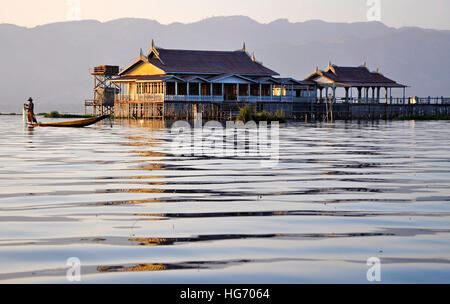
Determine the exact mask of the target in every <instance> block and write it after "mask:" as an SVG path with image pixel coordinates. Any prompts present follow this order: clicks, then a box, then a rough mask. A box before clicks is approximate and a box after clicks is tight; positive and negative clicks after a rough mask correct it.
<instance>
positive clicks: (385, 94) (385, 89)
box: [384, 87, 388, 104]
mask: <svg viewBox="0 0 450 304" xmlns="http://www.w3.org/2000/svg"><path fill="white" fill-rule="evenodd" d="M384 101H385V103H386V104H387V103H388V88H386V87H385V88H384Z"/></svg>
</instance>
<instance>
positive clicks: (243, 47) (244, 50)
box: [242, 41, 247, 52]
mask: <svg viewBox="0 0 450 304" xmlns="http://www.w3.org/2000/svg"><path fill="white" fill-rule="evenodd" d="M242 51H243V52H247V48H246V47H245V41H244V45H243V46H242Z"/></svg>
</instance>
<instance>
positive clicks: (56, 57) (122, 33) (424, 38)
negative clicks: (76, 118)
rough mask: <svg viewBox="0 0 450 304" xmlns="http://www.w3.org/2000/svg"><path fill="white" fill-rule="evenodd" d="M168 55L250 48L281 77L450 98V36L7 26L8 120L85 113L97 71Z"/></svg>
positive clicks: (346, 28) (205, 23)
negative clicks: (343, 72) (337, 70)
mask: <svg viewBox="0 0 450 304" xmlns="http://www.w3.org/2000/svg"><path fill="white" fill-rule="evenodd" d="M152 38H153V39H155V41H156V44H157V45H158V46H160V47H166V48H180V49H205V50H236V49H240V48H241V47H242V44H243V42H244V41H245V42H246V45H247V49H248V50H249V51H250V52H255V55H256V59H257V60H258V61H262V62H263V63H264V64H265V65H266V66H268V67H269V68H271V69H274V70H276V71H278V72H279V73H280V74H281V75H282V76H292V77H295V78H297V79H304V78H305V77H307V76H308V75H309V74H311V73H312V72H313V71H314V70H315V68H316V66H319V68H325V67H326V66H327V64H328V62H329V61H330V60H331V61H332V62H333V63H334V64H337V65H354V66H356V65H361V64H363V63H364V62H367V64H368V67H369V68H370V69H372V70H376V68H380V70H381V72H382V73H383V74H385V75H386V76H388V77H390V78H393V79H395V80H396V81H398V82H401V83H404V84H407V85H409V86H411V88H409V89H408V91H407V93H408V95H411V96H412V95H418V96H428V95H431V96H442V95H444V96H450V86H449V84H450V83H449V81H450V69H449V67H450V57H449V56H448V54H449V53H450V31H437V30H425V29H421V28H400V29H395V28H391V27H387V26H385V25H384V24H382V23H379V22H364V23H327V22H323V21H318V20H316V21H308V22H298V23H291V22H289V21H287V20H284V19H280V20H276V21H274V22H271V23H268V24H261V23H258V22H256V21H254V20H252V19H250V18H248V17H244V16H231V17H214V18H209V19H205V20H202V21H199V22H195V23H190V24H182V23H173V24H169V25H162V24H160V23H158V22H156V21H153V20H146V19H118V20H114V21H110V22H105V23H101V22H98V21H79V22H62V23H53V24H48V25H43V26H38V27H35V28H31V29H27V28H23V27H18V26H15V25H10V24H0V41H1V45H2V47H1V48H0V67H1V68H2V72H3V73H1V75H0V87H1V96H0V112H13V111H14V112H20V111H21V110H20V109H21V104H23V103H24V102H25V100H26V99H27V98H28V97H29V96H33V97H34V98H35V100H36V101H37V105H36V108H37V111H38V112H42V111H50V110H59V111H62V112H82V111H83V100H84V99H86V98H90V97H91V96H92V85H93V80H92V79H91V76H90V75H89V73H88V70H89V68H90V67H93V66H95V65H103V64H113V65H120V66H121V67H125V66H126V65H128V64H129V63H131V62H132V61H133V60H134V59H135V58H136V57H137V56H138V55H139V49H140V48H143V50H144V51H145V52H146V51H147V50H148V48H149V47H150V43H151V39H152Z"/></svg>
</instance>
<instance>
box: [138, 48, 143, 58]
mask: <svg viewBox="0 0 450 304" xmlns="http://www.w3.org/2000/svg"><path fill="white" fill-rule="evenodd" d="M139 57H144V52H143V51H142V48H141V50H140V51H139Z"/></svg>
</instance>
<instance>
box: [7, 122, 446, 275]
mask: <svg viewBox="0 0 450 304" xmlns="http://www.w3.org/2000/svg"><path fill="white" fill-rule="evenodd" d="M44 120H45V119H44ZM279 132H280V135H279V138H280V143H279V153H280V156H279V157H280V158H279V163H278V165H277V166H276V167H272V168H266V167H262V166H261V163H260V159H259V158H258V157H250V156H249V157H238V156H235V157H208V156H202V155H200V156H196V155H193V156H179V155H175V154H174V153H173V149H172V148H171V144H170V143H171V141H172V140H173V137H174V136H175V135H173V134H171V133H170V129H168V128H167V127H166V126H164V124H163V123H161V122H150V121H144V122H127V121H116V122H115V123H114V125H111V123H110V122H109V121H106V122H104V123H100V124H97V125H95V126H92V127H88V128H83V129H62V128H35V129H27V128H24V126H23V124H22V118H21V117H20V116H0V283H5V282H8V283H9V282H11V283H14V282H42V283H47V282H57V283H66V282H68V281H67V278H66V273H67V270H68V269H69V266H67V264H66V263H67V261H68V259H69V258H71V257H75V258H77V259H79V261H80V262H81V279H82V282H85V283H100V282H101V283H136V282H139V283H249V282H251V283H322V282H324V283H333V282H336V283H346V282H354V283H368V280H367V275H366V274H367V271H368V270H369V268H370V267H371V265H367V260H368V259H369V258H371V257H375V258H378V259H379V260H380V262H381V265H380V268H379V269H380V272H379V274H380V276H381V281H382V282H385V283H416V282H425V283H428V282H445V283H450V152H449V151H450V123H449V122H439V121H432V122H418V121H417V122H414V121H395V122H384V121H380V122H361V123H358V122H347V123H346V122H336V123H328V124H327V123H290V124H288V125H285V126H284V125H282V126H281V127H280V130H279ZM72 273H73V272H72Z"/></svg>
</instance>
